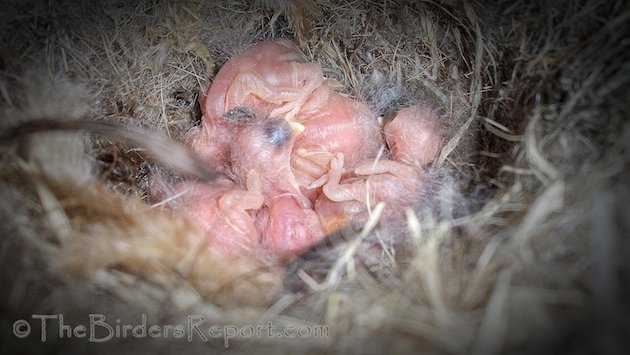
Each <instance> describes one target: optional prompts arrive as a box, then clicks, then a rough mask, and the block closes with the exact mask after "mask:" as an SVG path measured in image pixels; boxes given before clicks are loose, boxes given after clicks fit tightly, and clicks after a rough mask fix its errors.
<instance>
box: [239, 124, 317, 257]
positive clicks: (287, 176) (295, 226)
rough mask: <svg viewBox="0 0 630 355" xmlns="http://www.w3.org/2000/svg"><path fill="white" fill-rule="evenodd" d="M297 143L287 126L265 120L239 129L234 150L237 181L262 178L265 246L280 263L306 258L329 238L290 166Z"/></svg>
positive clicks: (261, 220)
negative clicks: (245, 177)
mask: <svg viewBox="0 0 630 355" xmlns="http://www.w3.org/2000/svg"><path fill="white" fill-rule="evenodd" d="M294 140H295V134H294V132H293V130H292V128H291V126H290V125H289V123H288V122H287V121H286V120H279V119H264V120H260V121H257V122H255V123H252V124H250V125H247V126H244V127H243V128H242V129H240V130H239V131H238V133H237V134H236V135H235V139H234V141H233V143H232V146H231V155H230V159H231V160H232V162H233V171H234V174H235V175H236V178H237V179H239V178H240V177H241V176H242V174H243V173H244V172H246V171H256V172H257V173H258V174H259V175H260V177H261V186H262V187H261V191H262V194H263V196H264V206H263V208H262V209H261V211H259V214H258V217H257V224H258V226H259V227H258V229H259V230H260V231H261V243H262V247H263V248H264V249H265V250H266V251H267V252H269V254H271V255H275V256H276V257H277V258H278V259H280V260H286V259H288V258H290V257H292V256H295V255H298V254H300V253H302V252H303V251H305V250H306V249H308V248H310V247H312V246H314V245H316V244H317V243H319V242H320V241H321V240H322V239H323V238H324V237H325V234H324V232H323V230H322V228H321V225H320V222H319V219H318V217H317V214H316V213H315V211H313V209H312V205H311V202H310V201H309V200H308V199H307V198H305V197H304V196H303V195H302V194H301V193H300V190H299V188H298V186H297V184H296V182H295V177H294V175H293V172H292V170H291V167H290V165H289V162H290V157H291V148H292V147H293V143H294Z"/></svg>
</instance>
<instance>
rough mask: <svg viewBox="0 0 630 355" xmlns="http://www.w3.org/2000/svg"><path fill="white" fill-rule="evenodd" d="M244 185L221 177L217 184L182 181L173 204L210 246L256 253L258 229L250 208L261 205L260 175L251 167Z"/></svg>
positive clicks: (235, 253)
mask: <svg viewBox="0 0 630 355" xmlns="http://www.w3.org/2000/svg"><path fill="white" fill-rule="evenodd" d="M247 180H248V181H247V185H248V186H247V189H246V190H242V189H239V188H237V187H236V186H234V183H233V182H232V181H230V180H227V179H224V180H223V181H221V182H220V183H218V184H215V185H208V184H201V183H183V184H181V185H180V186H178V190H179V193H181V196H178V198H177V200H176V201H177V202H175V203H176V204H177V207H179V209H180V210H181V211H183V212H184V214H185V217H186V218H187V219H188V220H189V221H190V222H191V223H193V224H194V225H196V226H197V227H198V228H199V229H201V230H202V231H204V232H205V233H206V235H207V236H208V243H209V244H210V246H211V247H212V248H213V249H216V250H220V251H221V252H222V253H223V254H225V255H229V256H234V257H239V256H243V255H256V254H258V253H259V250H258V245H259V240H258V239H259V237H258V235H259V233H258V231H257V229H256V224H255V221H254V218H253V217H252V215H250V211H255V210H258V209H259V208H260V207H261V206H262V205H263V200H264V198H263V196H262V191H261V187H260V177H259V176H258V175H257V174H256V173H255V172H254V171H252V172H251V173H250V174H249V175H248V179H247Z"/></svg>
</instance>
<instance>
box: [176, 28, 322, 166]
mask: <svg viewBox="0 0 630 355" xmlns="http://www.w3.org/2000/svg"><path fill="white" fill-rule="evenodd" d="M323 80H324V78H323V74H322V71H321V69H320V68H319V66H317V65H316V64H313V63H308V62H307V59H306V57H305V56H304V55H303V54H302V53H301V52H300V51H299V49H298V48H297V47H296V46H295V45H293V44H292V43H291V42H289V41H286V40H282V39H281V40H276V41H273V42H263V43H259V44H256V45H253V46H251V47H249V48H248V49H247V50H245V51H244V52H243V53H240V54H239V55H237V56H235V57H234V58H232V59H230V60H228V61H227V62H226V63H225V64H224V65H223V67H222V68H221V70H219V72H218V73H217V75H216V77H215V78H214V80H213V82H212V85H211V86H210V88H209V90H208V92H207V95H205V96H203V97H202V99H201V106H202V111H203V116H204V118H203V121H202V123H201V125H200V126H199V127H198V128H196V129H194V130H192V131H191V132H190V133H189V134H188V136H187V137H186V141H187V142H188V144H189V145H190V146H191V148H192V149H193V150H194V151H196V152H197V153H198V154H199V155H200V156H201V158H202V159H204V160H205V161H206V162H208V163H209V164H211V165H213V166H215V167H223V166H224V165H225V164H226V162H227V156H228V151H229V147H230V142H231V140H232V137H233V135H234V125H233V124H231V123H230V122H226V120H224V119H223V116H224V115H225V114H226V113H228V112H230V111H232V110H233V109H235V108H238V107H247V108H248V109H249V110H251V112H252V113H253V115H254V116H255V117H257V118H261V117H269V116H271V117H277V118H284V119H292V118H293V117H294V116H295V114H297V112H298V111H299V110H300V108H301V107H302V105H303V104H304V103H305V102H306V100H307V99H308V97H309V96H310V94H311V93H312V92H313V91H314V90H315V89H316V88H318V87H319V86H321V85H322V83H323Z"/></svg>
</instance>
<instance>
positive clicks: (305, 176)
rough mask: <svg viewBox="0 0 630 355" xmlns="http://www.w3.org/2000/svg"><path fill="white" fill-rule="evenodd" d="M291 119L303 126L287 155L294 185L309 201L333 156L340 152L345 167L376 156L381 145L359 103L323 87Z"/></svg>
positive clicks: (372, 118)
mask: <svg viewBox="0 0 630 355" xmlns="http://www.w3.org/2000/svg"><path fill="white" fill-rule="evenodd" d="M295 120H296V121H297V122H299V123H301V124H302V125H303V126H304V131H303V132H302V134H300V135H299V136H298V137H297V139H296V141H295V147H294V149H293V154H292V156H291V167H292V168H293V170H294V172H295V175H296V178H297V182H298V184H299V186H300V188H301V189H302V192H303V193H304V194H306V195H307V196H309V197H310V198H311V199H312V200H314V199H315V197H316V195H317V194H318V193H319V190H318V189H317V188H318V187H319V186H321V183H319V184H318V183H317V181H318V180H319V179H321V178H322V176H324V175H325V174H326V173H327V171H328V167H329V166H330V161H331V159H333V158H334V156H335V154H337V153H343V155H344V157H345V160H346V161H345V164H346V165H345V166H346V168H354V167H356V166H357V165H358V164H359V163H361V162H363V161H365V160H366V159H368V158H370V157H374V156H376V155H377V153H378V150H379V148H380V147H381V145H382V144H383V140H382V138H381V133H380V131H381V129H380V127H379V124H378V121H377V119H376V115H375V114H374V113H373V112H372V111H371V110H370V109H369V108H368V107H367V106H366V105H365V104H363V103H361V102H358V101H356V100H353V99H351V98H348V97H345V96H342V95H340V94H338V93H336V92H334V91H333V90H332V89H331V88H330V87H328V86H326V85H324V86H321V87H320V88H318V89H317V90H316V91H315V92H314V93H313V95H312V97H311V99H310V100H309V101H307V103H306V104H305V105H304V106H303V107H302V110H301V111H300V112H299V113H298V114H297V116H296V117H295Z"/></svg>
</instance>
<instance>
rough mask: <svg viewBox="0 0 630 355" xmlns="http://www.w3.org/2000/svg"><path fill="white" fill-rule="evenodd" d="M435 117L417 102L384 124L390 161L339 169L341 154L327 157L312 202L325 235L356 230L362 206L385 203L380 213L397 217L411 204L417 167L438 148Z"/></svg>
mask: <svg viewBox="0 0 630 355" xmlns="http://www.w3.org/2000/svg"><path fill="white" fill-rule="evenodd" d="M437 122H438V121H437V117H436V116H435V114H434V113H433V112H431V111H430V110H429V109H427V108H425V107H422V106H418V105H416V106H411V107H407V108H405V109H402V110H401V111H400V112H398V113H397V114H396V116H395V117H394V119H393V120H392V121H390V122H388V123H386V124H385V126H384V129H383V130H384V133H385V139H386V141H387V145H388V147H389V148H390V152H391V159H381V160H379V161H377V162H373V161H366V162H365V163H364V164H362V165H360V166H358V167H356V168H354V169H351V170H349V171H348V170H346V169H344V166H345V165H344V155H343V154H341V153H340V154H337V155H336V156H335V158H334V159H332V160H331V163H330V170H329V172H328V174H327V181H326V183H325V184H324V186H323V189H322V190H323V192H322V194H321V195H320V197H319V198H318V200H317V201H316V203H315V211H316V212H317V214H318V215H319V217H320V220H321V222H322V226H323V227H324V230H325V231H326V232H327V233H331V232H333V231H335V230H337V229H339V228H340V227H342V226H344V225H348V224H350V225H351V226H353V227H355V228H358V227H359V226H361V225H362V224H363V223H364V222H365V220H366V219H367V217H368V205H369V207H370V208H372V207H374V206H375V205H376V204H377V203H378V202H381V201H382V202H385V203H386V207H385V210H384V211H383V217H384V218H389V217H391V216H394V215H400V214H401V213H402V212H403V211H404V208H405V207H411V206H412V204H413V196H414V195H415V194H416V193H417V192H418V191H419V189H420V188H421V187H422V183H423V180H424V176H423V172H422V168H423V167H424V166H426V165H427V164H429V163H430V162H431V161H433V159H435V157H436V156H437V154H438V153H439V151H440V148H441V144H442V143H441V141H442V139H441V136H440V133H439V130H438V128H437V124H438V123H437Z"/></svg>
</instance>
